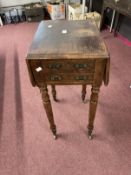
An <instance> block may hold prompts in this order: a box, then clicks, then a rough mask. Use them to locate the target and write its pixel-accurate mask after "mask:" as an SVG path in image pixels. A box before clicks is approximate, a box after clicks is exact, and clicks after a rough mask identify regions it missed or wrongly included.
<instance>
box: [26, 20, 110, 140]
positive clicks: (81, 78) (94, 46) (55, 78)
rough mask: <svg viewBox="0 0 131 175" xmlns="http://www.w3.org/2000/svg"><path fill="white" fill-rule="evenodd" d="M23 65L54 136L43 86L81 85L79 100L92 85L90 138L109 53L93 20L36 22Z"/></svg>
mask: <svg viewBox="0 0 131 175" xmlns="http://www.w3.org/2000/svg"><path fill="white" fill-rule="evenodd" d="M26 62H27V66H28V71H29V76H30V80H31V83H32V85H33V86H38V87H39V88H40V92H41V94H42V99H43V105H44V107H45V111H46V114H47V117H48V120H49V123H50V128H51V130H52V132H53V135H54V138H56V125H55V122H54V117H53V112H52V107H51V102H50V99H49V95H48V89H47V85H51V86H52V92H53V97H54V100H56V91H55V85H82V99H83V100H84V98H85V94H86V85H92V90H91V98H90V109H89V122H88V135H89V138H92V131H93V127H94V119H95V113H96V107H97V102H98V93H99V90H100V86H101V84H102V81H104V84H105V85H108V81H109V54H108V51H107V49H106V46H105V44H104V42H103V40H102V39H101V37H100V36H99V31H98V29H97V27H96V25H95V23H94V22H93V21H66V20H60V21H45V22H43V21H42V22H41V23H40V24H39V27H38V29H37V32H36V34H35V37H34V40H33V42H32V45H31V47H30V50H29V52H28V55H27V59H26Z"/></svg>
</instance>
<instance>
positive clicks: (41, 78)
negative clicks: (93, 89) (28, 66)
mask: <svg viewBox="0 0 131 175" xmlns="http://www.w3.org/2000/svg"><path fill="white" fill-rule="evenodd" d="M93 78H94V74H93V73H88V74H82V73H79V74H69V73H67V74H64V73H63V74H62V73H59V74H44V73H42V72H40V73H37V74H35V81H36V82H38V83H39V82H45V83H47V84H74V83H75V84H81V83H87V84H90V83H92V82H93Z"/></svg>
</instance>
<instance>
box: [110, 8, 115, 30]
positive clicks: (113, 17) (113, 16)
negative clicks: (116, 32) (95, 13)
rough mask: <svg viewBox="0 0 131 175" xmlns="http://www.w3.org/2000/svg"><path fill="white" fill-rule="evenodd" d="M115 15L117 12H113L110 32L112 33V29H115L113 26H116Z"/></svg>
mask: <svg viewBox="0 0 131 175" xmlns="http://www.w3.org/2000/svg"><path fill="white" fill-rule="evenodd" d="M115 14H116V11H115V10H113V15H112V20H111V27H110V32H112V28H113V24H114V19H115Z"/></svg>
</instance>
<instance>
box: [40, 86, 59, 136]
mask: <svg viewBox="0 0 131 175" xmlns="http://www.w3.org/2000/svg"><path fill="white" fill-rule="evenodd" d="M40 92H41V95H42V101H43V105H44V108H45V111H46V115H47V118H48V120H49V123H50V129H51V131H52V133H53V136H54V139H56V125H55V122H54V117H53V112H52V107H51V102H50V98H49V94H48V89H47V86H43V87H40Z"/></svg>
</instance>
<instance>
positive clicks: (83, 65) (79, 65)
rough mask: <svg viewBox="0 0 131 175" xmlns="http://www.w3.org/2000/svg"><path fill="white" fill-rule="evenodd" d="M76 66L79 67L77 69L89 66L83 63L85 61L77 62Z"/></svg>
mask: <svg viewBox="0 0 131 175" xmlns="http://www.w3.org/2000/svg"><path fill="white" fill-rule="evenodd" d="M74 66H75V68H77V69H84V68H87V64H83V63H80V64H75V65H74Z"/></svg>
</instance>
